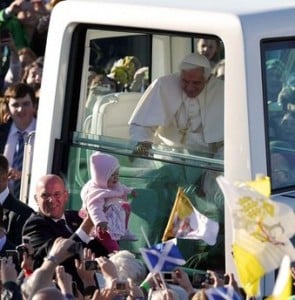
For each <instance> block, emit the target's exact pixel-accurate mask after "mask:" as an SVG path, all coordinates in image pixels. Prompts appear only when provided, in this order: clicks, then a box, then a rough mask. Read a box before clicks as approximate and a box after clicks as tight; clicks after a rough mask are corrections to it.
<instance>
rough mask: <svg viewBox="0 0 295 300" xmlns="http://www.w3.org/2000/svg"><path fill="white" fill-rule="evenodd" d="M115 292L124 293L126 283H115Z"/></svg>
mask: <svg viewBox="0 0 295 300" xmlns="http://www.w3.org/2000/svg"><path fill="white" fill-rule="evenodd" d="M116 290H118V291H120V292H126V290H127V283H126V281H117V283H116Z"/></svg>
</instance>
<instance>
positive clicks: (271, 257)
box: [217, 176, 295, 296]
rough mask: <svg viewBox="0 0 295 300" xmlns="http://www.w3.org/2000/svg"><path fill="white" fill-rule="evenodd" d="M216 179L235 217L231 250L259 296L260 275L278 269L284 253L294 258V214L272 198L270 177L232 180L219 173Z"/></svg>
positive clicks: (248, 289) (243, 277)
mask: <svg viewBox="0 0 295 300" xmlns="http://www.w3.org/2000/svg"><path fill="white" fill-rule="evenodd" d="M217 182H218V184H219V186H220V188H221V190H222V192H223V194H224V198H225V203H226V204H227V205H228V207H229V211H230V214H231V217H232V227H233V228H232V230H233V245H232V252H233V259H234V262H235V265H236V269H237V273H238V276H239V280H240V282H241V285H242V287H243V288H244V289H245V291H246V293H247V295H248V296H257V295H258V293H259V284H260V279H261V277H263V276H264V275H265V274H266V273H268V272H270V271H273V270H275V269H277V268H278V267H279V266H280V264H281V261H282V259H283V257H284V255H285V254H286V255H288V256H289V257H290V259H291V260H294V259H295V250H294V247H293V245H292V243H291V241H290V238H291V237H292V236H293V235H294V233H295V226H294V224H295V214H294V212H293V210H292V209H291V208H290V207H289V206H287V205H285V204H282V203H278V202H275V201H273V200H271V199H270V198H269V195H270V182H269V178H268V177H263V178H259V179H257V180H255V181H252V182H246V183H240V184H232V183H230V182H229V181H228V180H226V179H225V178H224V177H223V176H219V177H218V178H217Z"/></svg>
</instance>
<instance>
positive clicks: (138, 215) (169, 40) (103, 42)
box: [64, 27, 225, 272]
mask: <svg viewBox="0 0 295 300" xmlns="http://www.w3.org/2000/svg"><path fill="white" fill-rule="evenodd" d="M83 33H84V32H83ZM77 34H79V32H78V33H77ZM85 36H86V40H85V49H84V53H83V54H84V56H83V64H82V68H83V70H82V72H80V69H79V68H80V66H77V67H76V69H75V72H78V73H79V74H82V75H81V78H82V80H81V83H80V82H77V84H80V85H81V88H80V94H79V95H80V100H79V101H80V102H79V106H78V118H77V126H76V127H75V129H76V130H75V132H73V133H71V135H70V136H71V137H72V136H73V140H72V144H71V145H70V146H69V155H68V157H67V159H68V164H67V169H65V170H64V172H65V173H66V174H65V178H66V180H67V185H68V187H69V190H70V202H69V206H70V207H71V208H73V209H77V210H78V209H80V208H81V204H82V203H81V197H80V192H81V189H82V187H83V186H84V184H85V183H86V182H87V181H88V180H89V179H90V170H89V157H90V155H91V154H92V153H93V151H96V150H99V151H102V152H106V153H110V154H112V155H114V156H116V157H117V158H118V160H119V162H120V181H121V182H122V183H123V184H125V185H127V186H128V187H133V188H135V189H136V191H137V196H136V197H135V198H130V199H129V200H130V203H131V208H132V209H131V211H132V213H131V218H130V226H129V227H130V229H131V231H132V232H134V233H135V234H136V235H137V236H138V237H139V241H138V242H132V243H130V242H129V243H127V242H124V243H123V242H120V246H121V247H122V248H123V249H124V248H126V249H129V250H131V251H132V252H134V253H136V254H138V255H139V256H140V254H139V248H140V247H144V246H146V241H145V239H144V237H143V234H142V232H141V226H142V227H143V229H144V231H145V232H146V234H147V237H148V239H149V242H150V243H151V244H154V243H158V242H160V241H161V239H162V236H163V233H164V229H165V226H166V225H167V222H168V218H169V215H170V212H171V209H172V206H173V203H174V201H175V198H176V193H177V190H178V188H179V187H182V188H183V189H184V191H185V193H186V195H187V196H188V197H189V199H190V201H191V202H192V204H193V206H194V207H195V208H196V209H197V210H198V211H200V212H201V213H203V214H204V215H205V216H207V217H208V218H210V219H212V220H215V221H217V222H218V223H219V226H220V229H219V234H218V238H217V243H216V244H215V245H214V246H209V245H208V244H207V243H206V242H204V241H202V240H198V241H196V240H182V239H179V240H178V244H179V245H180V248H181V252H182V253H183V255H184V256H185V258H186V259H187V260H188V264H187V266H188V267H191V268H199V269H203V270H207V269H208V268H212V269H214V270H220V271H221V272H223V271H224V262H225V258H224V202H223V196H222V192H221V191H220V189H219V188H218V185H217V183H216V180H215V178H216V176H218V175H219V174H223V171H224V167H223V136H222V137H221V140H218V143H217V142H212V143H211V142H210V143H211V144H212V145H210V147H208V149H206V151H202V152H201V151H199V150H196V149H193V148H190V146H187V145H186V147H184V146H183V145H180V146H176V145H175V144H172V145H170V144H169V143H156V142H155V143H154V144H153V145H152V146H151V148H150V149H149V152H148V153H147V155H142V154H141V153H140V152H138V147H137V146H138V145H137V142H136V141H131V140H130V135H129V124H128V121H129V120H130V117H131V115H132V113H133V111H134V109H135V107H136V105H137V103H138V102H139V101H140V99H141V97H142V95H143V93H144V91H146V89H147V88H148V86H149V85H150V84H151V83H152V82H153V81H154V80H156V79H158V78H159V77H161V76H163V75H170V74H171V73H176V72H179V65H180V62H181V61H182V60H183V58H184V57H185V56H186V55H188V54H190V53H191V52H194V51H197V50H195V49H196V48H197V46H196V45H195V44H196V41H197V40H198V38H200V37H201V36H200V35H194V36H193V35H192V34H176V33H163V32H148V31H146V30H144V31H140V30H139V31H138V32H135V30H134V32H132V31H130V29H129V30H127V29H124V28H116V29H112V28H106V27H105V28H100V29H86V34H85ZM204 37H205V36H203V38H204ZM78 40H79V41H80V39H78ZM219 42H220V40H219ZM220 44H221V42H220ZM81 45H82V44H80V46H81ZM218 49H220V48H219V47H218ZM222 54H223V52H222ZM80 57H82V56H80ZM208 65H210V66H211V65H212V66H213V62H212V64H211V63H210V62H208ZM223 67H224V62H223ZM208 70H209V68H208ZM207 73H208V74H207V75H208V76H210V74H211V73H210V72H207ZM215 75H216V74H215V73H213V74H212V75H211V77H210V78H213V77H214V76H215ZM173 76H174V75H173ZM216 77H217V75H216ZM77 81H78V80H77ZM211 82H215V84H216V85H217V86H218V87H220V90H219V91H221V92H220V93H218V92H216V93H212V94H214V95H218V96H220V97H218V100H220V101H218V105H217V109H212V106H213V105H211V103H210V105H208V107H206V108H208V110H206V113H207V112H208V111H210V112H212V114H211V117H210V118H209V117H208V118H207V119H206V122H210V121H212V122H215V123H214V124H215V126H212V127H211V128H210V130H212V132H213V133H214V134H213V135H215V132H220V129H221V131H222V132H223V130H222V129H223V126H224V124H223V97H224V95H223V81H222V80H217V81H216V80H212V81H211ZM180 83H181V80H180V77H179V86H180ZM191 83H192V84H193V85H195V83H194V82H191ZM213 85H214V84H213ZM75 86H76V85H75V84H73V88H75ZM209 93H210V91H209V89H208V94H209ZM76 95H77V94H76ZM204 95H207V90H206V93H204ZM180 98H181V97H180ZM190 98H192V97H190ZM205 98H206V96H204V99H205ZM169 99H170V98H169ZM206 99H207V98H206ZM214 99H217V97H216V98H214ZM194 100H195V101H193V102H194V103H195V102H198V101H197V99H196V98H195V97H194ZM181 101H182V100H181ZM204 102H205V101H204ZM195 106H198V103H197V104H196V105H195ZM200 106H201V105H200ZM169 107H170V105H169V104H167V109H168V110H169ZM214 107H215V106H214ZM184 110H185V111H186V108H184ZM184 110H183V111H184ZM187 110H189V108H188V109H187ZM114 111H115V112H116V114H113V113H114ZM157 111H158V107H157V105H156V106H155V107H154V111H153V112H152V113H151V114H149V116H152V114H156V113H157ZM199 111H201V109H199V110H198V109H196V114H197V115H198V118H199V119H201V112H200V113H199ZM111 112H112V113H111ZM173 116H174V114H173ZM220 116H221V117H222V118H221V119H220V118H219V117H220ZM178 117H179V119H181V117H180V116H178ZM182 117H184V115H182ZM186 117H187V119H188V120H187V122H191V120H192V119H194V118H195V116H191V115H188V114H187V115H186ZM182 119H184V118H182ZM219 120H220V121H219ZM204 122H205V121H204ZM182 123H183V124H184V123H185V122H182ZM198 128H199V127H198ZM182 134H183V137H184V138H186V132H183V133H182ZM200 135H202V134H200ZM215 136H216V135H215ZM219 141H220V143H219ZM208 143H209V142H208ZM211 146H212V147H211Z"/></svg>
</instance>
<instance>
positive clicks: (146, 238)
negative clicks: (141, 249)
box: [140, 226, 151, 248]
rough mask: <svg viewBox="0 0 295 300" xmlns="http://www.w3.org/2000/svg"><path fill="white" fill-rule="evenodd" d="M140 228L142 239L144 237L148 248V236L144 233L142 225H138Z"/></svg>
mask: <svg viewBox="0 0 295 300" xmlns="http://www.w3.org/2000/svg"><path fill="white" fill-rule="evenodd" d="M140 229H141V232H142V235H143V237H144V239H145V242H146V244H147V246H148V247H149V248H151V243H150V241H149V240H148V237H147V235H146V233H145V231H144V229H143V227H142V226H140Z"/></svg>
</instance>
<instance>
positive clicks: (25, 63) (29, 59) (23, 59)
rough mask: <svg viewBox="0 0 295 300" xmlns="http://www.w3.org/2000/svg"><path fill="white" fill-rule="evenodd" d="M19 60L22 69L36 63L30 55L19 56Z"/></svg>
mask: <svg viewBox="0 0 295 300" xmlns="http://www.w3.org/2000/svg"><path fill="white" fill-rule="evenodd" d="M18 58H19V61H20V63H21V66H22V68H24V67H26V66H28V65H29V64H31V63H32V62H33V61H34V58H33V57H31V55H30V54H28V53H24V54H21V55H19V57H18Z"/></svg>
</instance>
